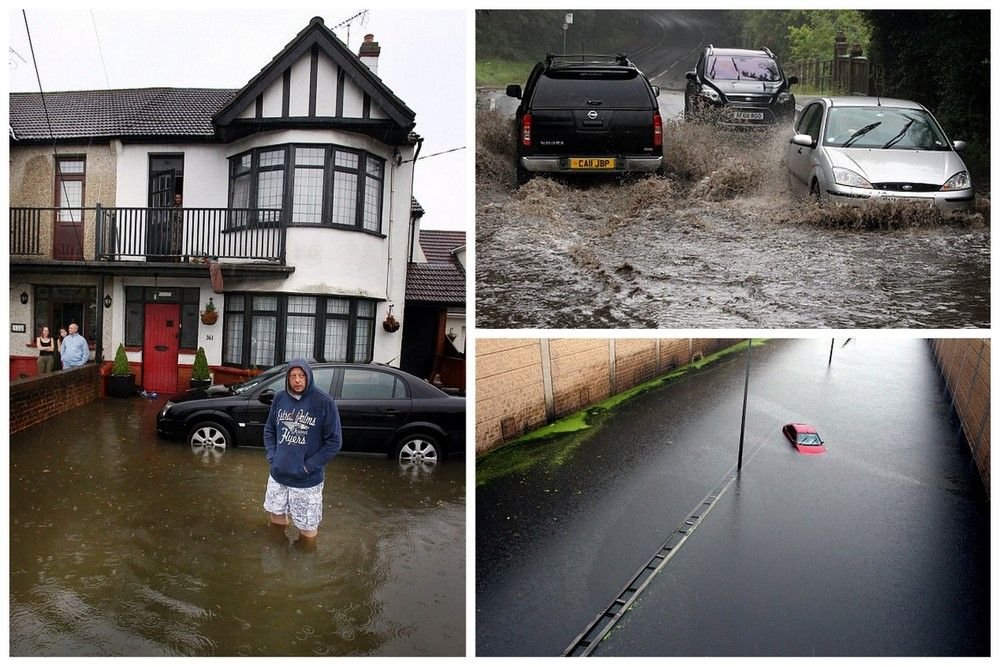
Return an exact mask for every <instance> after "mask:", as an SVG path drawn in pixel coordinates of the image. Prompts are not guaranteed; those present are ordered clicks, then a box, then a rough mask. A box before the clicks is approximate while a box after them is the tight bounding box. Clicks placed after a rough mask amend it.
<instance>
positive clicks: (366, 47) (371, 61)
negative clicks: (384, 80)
mask: <svg viewBox="0 0 1000 667" xmlns="http://www.w3.org/2000/svg"><path fill="white" fill-rule="evenodd" d="M381 52H382V49H381V48H380V47H379V45H378V42H376V41H375V35H372V34H370V33H369V34H367V35H365V41H363V42H361V48H359V49H358V57H359V58H361V62H363V63H364V64H365V65H366V66H367V67H368V69H370V70H371V71H372V74H378V54H380V53H381Z"/></svg>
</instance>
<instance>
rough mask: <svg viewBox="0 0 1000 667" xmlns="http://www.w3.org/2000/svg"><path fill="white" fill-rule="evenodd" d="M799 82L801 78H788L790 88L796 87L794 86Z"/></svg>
mask: <svg viewBox="0 0 1000 667" xmlns="http://www.w3.org/2000/svg"><path fill="white" fill-rule="evenodd" d="M798 82H799V77H797V76H790V77H788V85H789V86H791V85H794V84H796V83H798Z"/></svg>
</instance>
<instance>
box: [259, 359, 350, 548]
mask: <svg viewBox="0 0 1000 667" xmlns="http://www.w3.org/2000/svg"><path fill="white" fill-rule="evenodd" d="M340 446H341V432H340V413H339V412H338V411H337V404H336V403H334V401H333V398H332V397H331V396H330V395H329V394H327V393H326V392H325V391H323V390H322V389H320V388H319V387H315V386H313V374H312V369H311V368H310V367H309V362H308V361H306V360H305V359H293V360H292V361H290V362H289V364H288V371H287V372H286V375H285V390H284V391H279V392H278V393H277V394H275V396H274V401H273V402H272V403H271V411H270V413H269V414H268V416H267V423H266V424H265V425H264V448H265V450H266V452H267V462H268V463H269V464H270V474H269V475H268V479H267V491H266V493H265V494H264V509H265V510H266V511H267V512H268V513H270V515H271V525H272V526H274V527H276V528H279V529H281V530H283V529H284V527H285V526H287V525H288V518H289V517H291V520H292V523H294V524H295V527H296V528H298V529H299V536H300V538H304V539H306V540H312V539H314V538H315V537H316V534H317V532H318V530H319V522H320V521H321V520H322V519H323V480H324V479H325V475H324V469H323V468H324V466H325V465H326V464H327V463H329V461H330V460H331V459H332V458H333V457H334V456H336V454H337V452H339V451H340Z"/></svg>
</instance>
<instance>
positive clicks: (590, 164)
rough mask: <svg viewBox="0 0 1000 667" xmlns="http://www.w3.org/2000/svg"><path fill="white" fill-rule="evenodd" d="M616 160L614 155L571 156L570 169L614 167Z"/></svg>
mask: <svg viewBox="0 0 1000 667" xmlns="http://www.w3.org/2000/svg"><path fill="white" fill-rule="evenodd" d="M616 166H617V165H616V161H615V158H613V157H571V158H570V159H569V168H570V169H614V168H615V167H616Z"/></svg>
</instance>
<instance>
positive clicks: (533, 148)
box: [507, 54, 663, 184]
mask: <svg viewBox="0 0 1000 667" xmlns="http://www.w3.org/2000/svg"><path fill="white" fill-rule="evenodd" d="M659 94H660V90H659V88H657V87H655V86H652V85H650V83H649V80H648V79H647V78H646V76H645V75H644V74H643V73H642V72H641V71H639V69H638V68H637V67H636V66H635V65H634V64H632V62H631V61H629V59H628V58H627V57H625V56H624V55H618V56H602V55H592V54H578V55H552V54H550V55H548V56H547V57H546V58H545V62H544V63H538V64H536V65H535V67H534V69H533V70H532V71H531V74H530V75H529V76H528V81H527V82H526V83H525V85H524V90H522V89H521V86H520V85H518V84H511V85H509V86H507V95H508V96H510V97H514V98H517V99H519V100H521V103H520V105H519V106H518V108H517V113H516V114H515V117H514V123H515V135H516V139H515V143H516V151H515V153H516V164H515V170H516V176H517V182H518V184H522V183H525V182H526V181H528V180H529V179H530V178H531V177H532V176H533V175H534V174H537V173H549V174H552V173H559V174H574V173H611V174H624V173H635V172H660V173H662V171H663V122H662V119H661V118H660V110H659V105H658V104H657V102H656V97H657V96H658V95H659Z"/></svg>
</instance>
